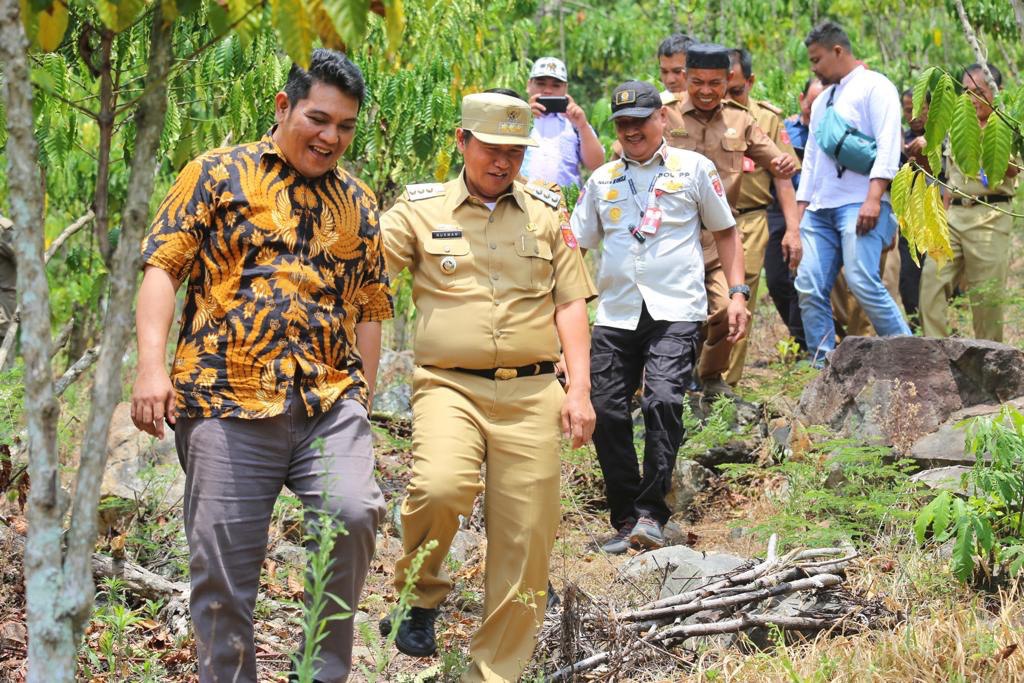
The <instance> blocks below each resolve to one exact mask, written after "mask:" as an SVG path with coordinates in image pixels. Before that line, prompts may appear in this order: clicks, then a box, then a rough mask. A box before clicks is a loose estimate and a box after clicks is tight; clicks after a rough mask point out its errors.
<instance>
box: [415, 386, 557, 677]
mask: <svg viewBox="0 0 1024 683" xmlns="http://www.w3.org/2000/svg"><path fill="white" fill-rule="evenodd" d="M564 398H565V392H564V391H563V390H562V387H561V385H559V383H558V381H557V380H556V379H555V376H554V375H553V374H547V375H537V376H534V377H520V378H516V379H510V380H504V381H502V380H492V379H487V378H484V377H477V376H475V375H470V374H468V373H465V372H460V371H458V370H442V369H439V368H424V367H417V368H416V370H415V372H414V373H413V397H412V409H413V465H412V480H411V481H410V483H409V488H408V495H407V496H406V499H405V502H404V503H403V504H402V537H403V538H402V541H403V544H404V549H405V557H403V558H402V559H401V560H400V561H399V562H398V564H397V565H396V567H395V586H396V589H400V588H401V586H402V585H403V584H404V582H405V576H406V571H407V570H408V568H409V566H410V563H411V561H412V559H413V557H415V555H416V552H417V550H418V549H419V548H420V547H422V546H423V545H424V544H426V543H427V542H428V541H430V540H432V539H433V540H436V541H437V543H438V545H437V548H436V549H435V550H434V551H433V552H432V553H431V554H430V556H429V557H428V558H427V559H426V561H425V562H424V563H423V566H422V568H421V570H420V576H419V580H418V581H417V582H416V590H415V598H414V600H413V605H414V606H416V607H428V608H429V607H437V606H438V605H439V604H440V603H441V601H442V600H444V597H445V596H446V595H447V594H448V591H449V590H450V589H451V587H452V582H451V580H450V579H449V577H448V575H447V573H446V572H445V569H444V559H445V556H446V555H447V553H448V548H449V546H450V545H451V542H452V538H453V537H454V536H455V533H456V532H457V531H458V529H459V515H464V516H467V517H468V516H469V515H470V513H471V512H472V510H473V501H474V499H475V498H476V496H477V494H478V493H480V491H481V490H486V494H485V496H484V519H485V523H486V527H487V556H486V566H485V579H484V580H485V584H484V591H485V592H484V613H483V622H482V623H481V625H480V628H479V629H478V630H477V632H476V633H475V634H474V636H473V640H472V642H471V644H470V650H469V654H470V658H471V665H470V669H469V671H468V672H467V673H466V674H465V675H464V677H463V680H464V681H515V680H517V679H518V677H519V675H520V674H521V673H522V671H523V669H524V668H525V667H526V665H527V664H528V663H529V661H530V658H531V656H532V655H533V648H534V646H535V645H536V642H537V631H538V629H539V627H540V625H541V622H542V621H543V619H544V608H545V605H546V595H545V591H546V590H547V585H548V561H549V559H550V555H551V548H552V546H553V545H554V541H555V533H556V531H557V530H558V523H559V521H560V516H561V515H560V508H559V476H560V461H559V448H560V439H561V407H562V401H563V400H564ZM485 462H486V463H487V469H486V482H481V481H480V466H481V464H483V463H485Z"/></svg>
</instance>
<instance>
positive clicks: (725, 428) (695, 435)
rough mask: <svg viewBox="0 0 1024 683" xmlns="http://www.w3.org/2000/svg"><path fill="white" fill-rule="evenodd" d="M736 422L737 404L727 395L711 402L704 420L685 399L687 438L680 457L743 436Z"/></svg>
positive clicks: (694, 453) (691, 455) (684, 419)
mask: <svg viewBox="0 0 1024 683" xmlns="http://www.w3.org/2000/svg"><path fill="white" fill-rule="evenodd" d="M735 424H736V404H735V403H733V401H732V399H730V398H729V397H727V396H719V397H718V398H716V399H715V402H714V403H712V404H711V412H709V413H708V416H707V418H706V419H704V420H703V421H701V420H700V418H699V417H698V416H697V415H696V414H695V413H694V412H693V408H692V407H691V405H690V402H689V401H683V429H684V430H685V433H686V439H685V441H684V442H683V445H682V447H681V448H680V449H679V454H680V457H693V456H695V455H699V454H701V453H705V452H707V451H708V450H709V449H711V448H716V447H718V446H722V445H724V444H727V443H729V442H730V441H732V440H733V439H736V438H737V437H740V436H742V434H740V433H738V432H737V431H736V429H735V428H734V427H733V425H735Z"/></svg>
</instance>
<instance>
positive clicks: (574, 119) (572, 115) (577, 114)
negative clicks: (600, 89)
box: [565, 95, 587, 130]
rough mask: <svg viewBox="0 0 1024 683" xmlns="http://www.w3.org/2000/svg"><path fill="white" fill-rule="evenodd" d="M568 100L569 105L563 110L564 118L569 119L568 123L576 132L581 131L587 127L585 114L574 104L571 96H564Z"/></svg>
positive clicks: (574, 101)
mask: <svg viewBox="0 0 1024 683" xmlns="http://www.w3.org/2000/svg"><path fill="white" fill-rule="evenodd" d="M566 97H568V98H569V104H568V106H567V107H566V108H565V118H567V119H569V123H571V124H572V127H573V128H575V129H576V130H583V128H584V127H585V126H586V125H587V114H586V112H584V111H583V107H581V106H580V105H578V104H576V100H574V99H573V98H572V95H566Z"/></svg>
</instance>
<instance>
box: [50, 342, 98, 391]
mask: <svg viewBox="0 0 1024 683" xmlns="http://www.w3.org/2000/svg"><path fill="white" fill-rule="evenodd" d="M99 357H100V347H99V346H94V347H92V348H91V349H89V350H88V351H86V352H85V353H83V354H82V357H81V358H79V359H78V360H77V361H75V363H74V365H72V366H71V367H70V368H68V369H67V370H66V371H65V372H64V374H63V375H61V377H60V379H58V380H57V381H56V382H54V383H53V393H54V395H56V396H63V395H64V392H65V391H67V390H68V387H69V386H71V385H72V384H74V383H75V380H77V379H78V378H79V377H81V376H82V373H83V372H85V371H86V370H88V369H89V368H91V367H92V364H93V363H95V362H96V359H97V358H99Z"/></svg>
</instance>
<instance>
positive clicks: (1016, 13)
mask: <svg viewBox="0 0 1024 683" xmlns="http://www.w3.org/2000/svg"><path fill="white" fill-rule="evenodd" d="M1010 5H1011V6H1013V18H1014V19H1016V20H1017V31H1018V32H1019V33H1020V40H1021V42H1024V2H1021V0H1010Z"/></svg>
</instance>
